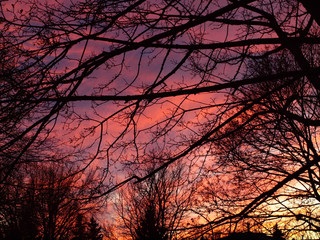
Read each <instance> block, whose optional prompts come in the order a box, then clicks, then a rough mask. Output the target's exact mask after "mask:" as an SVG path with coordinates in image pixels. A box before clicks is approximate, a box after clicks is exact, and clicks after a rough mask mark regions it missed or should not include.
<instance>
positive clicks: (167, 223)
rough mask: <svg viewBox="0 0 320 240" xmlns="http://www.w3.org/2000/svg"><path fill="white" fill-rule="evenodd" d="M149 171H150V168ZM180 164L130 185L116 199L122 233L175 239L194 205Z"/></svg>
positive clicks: (140, 237)
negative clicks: (187, 190) (186, 187)
mask: <svg viewBox="0 0 320 240" xmlns="http://www.w3.org/2000/svg"><path fill="white" fill-rule="evenodd" d="M149 171H150V170H149ZM184 173H185V171H184V170H183V168H182V167H181V166H178V167H177V168H176V169H166V170H162V171H161V172H159V173H157V174H155V175H154V176H152V177H150V178H149V179H148V180H147V181H145V182H143V183H139V184H132V185H129V186H130V188H129V189H126V190H123V192H122V193H121V194H120V196H119V200H120V201H119V202H116V204H115V205H116V209H117V212H118V215H119V217H120V218H121V221H122V224H121V225H120V226H121V227H122V229H123V235H124V236H126V237H128V238H132V239H136V240H147V239H159V240H161V239H162V240H167V239H175V238H176V237H178V236H179V234H182V233H181V231H180V230H178V229H179V228H183V227H185V224H186V223H185V222H184V221H183V220H184V219H185V217H186V216H187V215H188V210H189V207H191V205H192V201H193V195H192V191H191V193H190V192H186V189H185V185H184V181H185V179H184V176H183V174H184Z"/></svg>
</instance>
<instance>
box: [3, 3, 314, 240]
mask: <svg viewBox="0 0 320 240" xmlns="http://www.w3.org/2000/svg"><path fill="white" fill-rule="evenodd" d="M0 4H1V12H0V13H1V16H0V26H1V28H0V33H1V39H0V47H1V60H0V67H1V68H0V70H1V72H0V73H1V75H0V86H1V88H2V90H1V99H0V110H1V114H0V116H1V118H0V124H1V125H0V126H1V128H2V130H1V134H0V137H1V141H0V142H1V144H0V149H1V151H0V153H1V158H0V159H1V165H0V166H1V170H2V171H1V172H0V173H1V174H0V175H1V182H0V183H1V184H2V185H3V186H10V185H14V186H18V185H19V184H21V189H28V186H29V185H28V184H31V182H33V181H35V182H37V181H38V184H43V185H45V184H49V182H48V183H40V182H41V181H44V180H39V179H38V180H32V179H34V178H36V175H34V174H31V172H32V171H43V172H46V171H48V172H49V173H50V174H54V173H51V170H50V169H51V168H57V169H61V174H60V173H59V171H57V173H59V174H60V175H59V174H58V175H59V176H58V175H57V176H56V177H57V178H59V177H60V178H61V179H63V180H61V182H63V181H64V180H66V179H72V180H71V182H70V186H71V188H72V189H73V190H70V189H71V188H70V189H69V190H68V191H67V192H68V194H69V192H70V196H71V195H72V199H73V200H72V201H79V202H81V204H82V203H84V202H86V204H89V205H90V206H91V207H90V210H88V211H86V210H84V209H86V206H87V205H81V204H80V205H81V207H82V206H83V209H82V210H81V211H83V212H84V215H83V216H85V217H87V218H88V219H89V217H88V216H89V215H90V214H91V215H90V216H96V217H97V219H99V220H100V221H101V222H100V223H101V224H105V226H106V228H110V229H111V228H112V229H113V231H114V232H115V233H114V234H115V235H116V236H117V238H120V236H121V237H122V238H123V239H131V238H132V239H134V238H133V237H132V236H131V238H130V237H129V235H130V234H129V235H126V234H125V233H127V234H128V232H130V231H131V230H132V229H131V230H130V231H129V230H128V229H129V227H128V226H131V227H132V228H135V226H136V225H137V224H133V219H135V217H136V216H140V215H139V214H138V213H137V212H135V214H133V215H130V214H132V213H133V212H134V211H136V209H137V208H139V207H137V206H139V204H138V203H137V202H141V204H146V205H144V207H143V208H145V209H148V208H147V207H148V206H149V205H148V204H149V203H150V201H151V198H152V197H151V196H155V195H157V194H159V192H161V194H164V195H165V196H166V197H164V199H166V201H164V203H163V204H164V205H163V206H162V205H161V204H160V203H159V202H157V201H156V200H154V199H153V200H152V201H153V202H156V204H158V205H156V206H157V207H155V209H156V210H154V209H153V210H154V211H155V212H156V213H159V211H160V210H159V209H161V208H163V209H168V210H166V214H167V215H166V216H167V217H166V219H165V220H163V226H162V227H163V228H166V229H170V230H168V234H169V235H168V236H170V237H169V238H170V239H173V238H174V237H177V238H178V239H186V238H191V237H193V238H194V239H197V238H198V237H200V236H204V237H215V238H217V236H218V235H219V234H220V233H221V234H220V237H223V236H226V235H228V234H229V233H232V232H239V231H245V230H246V229H247V228H248V226H251V227H249V228H250V230H251V231H254V232H263V233H266V234H268V235H272V233H273V231H274V229H275V226H277V227H279V229H280V230H282V231H283V233H284V236H285V237H286V238H287V239H293V238H296V239H302V238H303V237H304V238H303V239H306V238H307V237H309V238H311V236H312V237H318V234H319V233H318V232H319V229H320V225H319V221H318V220H317V219H318V218H319V214H320V213H319V212H318V210H317V207H318V204H319V202H320V195H319V191H318V190H319V187H320V186H319V184H320V181H319V180H320V175H319V166H320V165H319V161H320V158H319V156H318V154H319V143H318V134H319V130H318V127H319V126H320V122H319V117H320V116H319V115H320V111H319V107H320V103H319V99H320V98H319V91H320V83H319V80H320V79H319V46H318V45H319V43H320V40H319V24H320V19H318V17H317V15H316V14H315V13H314V11H313V10H311V9H316V7H317V6H316V5H313V3H311V1H309V0H301V1H300V0H299V1H298V0H281V1H274V0H270V1H269V0H268V1H267V0H256V1H255V0H243V1H231V0H229V1H227V0H219V1H210V0H206V1H200V0H199V1H197V0H196V1H189V0H183V1H176V0H173V1H167V0H163V1H152V0H151V1H149V0H137V1H134V0H132V1H121V0H119V1H111V0H110V1H109V0H106V1H101V0H92V1H87V0H76V1H68V0H48V1H40V0H9V1H2V2H0ZM46 167H48V168H49V170H48V169H47V170H45V169H46ZM180 168H181V169H180ZM36 169H37V170H36ZM41 169H42V170H41ZM163 172H165V173H163ZM49 173H48V174H49ZM19 174H20V175H21V176H20V175H19ZM23 174H24V175H23ZM50 174H49V175H50ZM161 174H163V175H161ZM166 174H167V175H166ZM15 176H19V179H20V178H21V179H22V180H21V182H15V181H18V180H14V179H15ZM78 176H79V177H78ZM167 176H169V177H167ZM42 178H44V179H45V177H42ZM16 179H18V177H16ZM73 179H74V180H73ZM170 179H171V180H170ZM173 179H175V181H172V180H173ZM161 180H163V181H161ZM164 180H166V181H164ZM10 181H12V182H10ZM19 181H20V180H19ZM73 181H76V184H74V182H73ZM57 182H60V180H57ZM71 183H72V184H71ZM23 184H26V185H23ZM50 184H53V185H52V186H53V187H55V184H54V183H51V182H50ZM149 184H150V185H149ZM152 184H154V185H152ZM157 184H158V185H157ZM22 185H23V186H22ZM86 185H87V186H86ZM59 186H62V185H59ZM155 186H157V187H155ZM29 188H30V187H29ZM34 189H36V187H34ZM43 189H45V188H43ZM48 189H49V187H48ZM74 189H77V190H76V191H75V192H73V191H74ZM154 189H160V190H161V191H160V190H159V191H158V192H157V191H156V192H153V191H154ZM10 191H11V190H10ZM9 193H10V192H9V190H7V188H6V187H4V190H3V195H4V196H9V195H10V194H9ZM21 194H22V193H21ZM34 194H36V193H34ZM37 194H38V195H37V196H42V195H41V193H40V192H39V193H37ZM11 195H13V194H11ZM68 196H69V195H68ZM70 196H69V197H70ZM38 198H39V199H40V197H38ZM66 198H67V197H66ZM21 199H23V197H21ZM44 199H45V198H44ZM137 199H139V201H136V200H137ZM159 199H160V197H159ZM89 200H90V201H92V202H90V201H89ZM148 201H149V202H148ZM152 201H151V202H152ZM3 204H4V206H5V203H3ZM95 204H96V205H95ZM135 204H136V205H135ZM75 205H76V204H75ZM92 206H94V207H92ZM98 206H99V207H98ZM149 207H150V206H149ZM140 208H142V207H141V206H140ZM88 209H89V207H88ZM93 209H94V210H93ZM181 209H183V210H181ZM41 211H43V212H44V211H45V210H41ZM41 211H40V210H39V213H38V215H39V216H40V215H41V214H40V212H41ZM81 211H80V210H79V212H81ZM150 211H151V210H150ZM174 213H176V214H174ZM121 214H122V215H121ZM126 214H129V215H126ZM140 214H142V215H141V216H144V215H143V214H147V213H146V212H144V213H140ZM154 214H155V213H154ZM179 214H181V217H180V218H179V220H177V219H174V220H175V221H173V220H172V218H173V217H172V216H180V215H179ZM1 215H3V216H5V215H6V214H5V211H4V210H3V211H2V212H1ZM43 215H44V214H43ZM49 215H50V214H49ZM159 215H160V214H159ZM163 215H165V214H163ZM128 216H131V217H128ZM5 218H6V217H3V219H5ZM142 218H143V217H141V218H140V219H142ZM57 219H58V217H57ZM73 219H74V220H73V221H74V222H72V223H70V226H71V225H72V226H76V221H79V218H78V220H76V219H77V218H76V217H75V216H74V215H73ZM106 219H107V220H106ZM126 219H132V222H131V223H130V224H129V223H128V224H126ZM137 219H138V220H137V221H139V218H138V217H137ZM43 221H44V220H43ZM4 222H6V223H7V222H8V221H7V220H4ZM169 222H170V224H171V225H170V224H169ZM135 223H136V222H135ZM166 224H167V225H166ZM276 224H277V225H276ZM7 225H8V224H7ZM138 225H139V224H138ZM59 226H62V224H60V225H59ZM125 226H127V228H126V227H125ZM37 229H45V228H44V227H42V228H41V227H38V228H37ZM55 229H57V227H56V228H55ZM124 229H126V230H124ZM1 231H2V230H1ZM41 231H42V232H45V230H41ZM41 231H40V230H39V232H38V233H37V234H43V233H42V232H41ZM66 231H67V230H66ZM135 231H136V232H138V230H135ZM159 231H160V230H159ZM52 232H55V230H52ZM131 232H132V231H131ZM133 232H134V231H133ZM1 234H2V233H1ZM52 234H53V233H52ZM55 234H56V236H62V233H59V234H60V235H59V234H58V233H55ZM73 234H74V233H73ZM39 236H40V235H39ZM41 236H42V235H41ZM105 237H106V236H105ZM193 238H192V239H193ZM55 239H59V238H58V237H56V238H55ZM60 239H62V237H61V238H60Z"/></svg>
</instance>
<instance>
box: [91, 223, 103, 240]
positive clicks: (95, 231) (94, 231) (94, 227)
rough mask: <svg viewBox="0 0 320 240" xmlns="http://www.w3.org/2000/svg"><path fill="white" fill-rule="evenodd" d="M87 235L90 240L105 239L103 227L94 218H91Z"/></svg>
mask: <svg viewBox="0 0 320 240" xmlns="http://www.w3.org/2000/svg"><path fill="white" fill-rule="evenodd" d="M87 234H88V235H87V236H88V240H102V238H103V235H102V233H101V227H100V226H99V224H98V223H97V221H96V220H95V219H94V218H93V217H91V219H90V223H89V225H88V233H87Z"/></svg>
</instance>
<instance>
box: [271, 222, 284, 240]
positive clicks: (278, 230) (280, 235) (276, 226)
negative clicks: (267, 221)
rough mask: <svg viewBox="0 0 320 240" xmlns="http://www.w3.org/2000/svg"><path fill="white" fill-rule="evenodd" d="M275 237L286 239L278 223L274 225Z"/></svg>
mask: <svg viewBox="0 0 320 240" xmlns="http://www.w3.org/2000/svg"><path fill="white" fill-rule="evenodd" d="M273 239H274V240H284V239H285V238H284V234H283V233H282V231H281V230H280V229H279V228H278V224H276V225H275V226H274V231H273Z"/></svg>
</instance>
